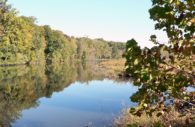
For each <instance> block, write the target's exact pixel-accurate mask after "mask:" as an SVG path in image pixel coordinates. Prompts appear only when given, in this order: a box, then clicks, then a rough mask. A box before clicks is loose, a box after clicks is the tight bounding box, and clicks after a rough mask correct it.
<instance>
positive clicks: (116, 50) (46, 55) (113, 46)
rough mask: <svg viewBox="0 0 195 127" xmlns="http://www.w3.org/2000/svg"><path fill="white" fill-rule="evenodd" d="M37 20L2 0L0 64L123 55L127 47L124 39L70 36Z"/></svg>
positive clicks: (0, 14) (0, 13)
mask: <svg viewBox="0 0 195 127" xmlns="http://www.w3.org/2000/svg"><path fill="white" fill-rule="evenodd" d="M35 21H36V19H35V18H34V17H24V16H18V15H17V12H16V10H15V9H13V8H11V6H10V5H7V0H0V65H10V64H26V63H37V62H43V61H45V60H46V61H48V62H64V61H67V60H71V59H74V58H78V59H103V58H120V57H121V56H122V53H123V51H124V49H125V44H122V43H117V42H107V41H105V40H103V39H94V40H93V39H89V38H74V37H69V36H67V35H64V34H63V32H61V31H57V30H52V29H51V28H50V27H49V26H38V25H36V24H35Z"/></svg>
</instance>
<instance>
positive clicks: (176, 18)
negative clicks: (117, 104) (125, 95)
mask: <svg viewBox="0 0 195 127" xmlns="http://www.w3.org/2000/svg"><path fill="white" fill-rule="evenodd" d="M152 2H153V6H152V8H151V9H150V10H149V12H150V15H151V19H153V20H154V21H156V25H155V28H156V29H163V30H164V31H166V33H167V35H168V38H169V44H168V45H165V44H160V43H159V42H158V40H157V37H156V36H155V35H152V36H151V41H152V42H154V44H156V46H154V47H153V48H151V49H148V48H144V49H141V48H140V47H139V46H138V44H137V42H136V41H135V40H133V39H132V40H130V41H128V42H127V44H126V52H125V57H126V60H127V61H126V72H127V73H128V74H130V75H131V76H132V79H133V80H134V84H135V85H137V86H139V91H138V92H136V93H135V94H134V95H133V96H132V97H131V100H132V101H134V102H138V106H137V107H136V108H132V109H131V113H133V114H135V115H138V116H141V114H143V113H144V112H145V113H147V114H149V115H152V114H153V112H157V116H161V115H163V114H164V113H165V112H169V111H170V109H171V107H174V108H175V110H177V111H179V112H180V113H181V114H184V115H186V114H188V113H191V115H194V113H195V112H194V108H193V107H194V104H195V103H194V96H195V95H194V94H193V92H190V91H188V90H187V88H188V87H189V86H194V85H195V71H194V70H195V33H194V31H195V22H194V15H195V11H194V10H195V1H193V0H185V1H184V0H152ZM191 117H192V116H190V119H191Z"/></svg>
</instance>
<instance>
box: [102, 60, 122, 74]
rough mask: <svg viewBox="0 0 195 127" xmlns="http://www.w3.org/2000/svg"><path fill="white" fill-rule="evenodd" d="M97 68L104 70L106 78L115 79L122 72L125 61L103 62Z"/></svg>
mask: <svg viewBox="0 0 195 127" xmlns="http://www.w3.org/2000/svg"><path fill="white" fill-rule="evenodd" d="M99 67H100V68H103V69H104V70H105V73H106V75H107V76H109V77H115V78H116V77H118V74H119V73H121V72H123V71H124V67H125V59H112V60H104V61H101V62H100V63H99Z"/></svg>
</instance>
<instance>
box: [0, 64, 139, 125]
mask: <svg viewBox="0 0 195 127" xmlns="http://www.w3.org/2000/svg"><path fill="white" fill-rule="evenodd" d="M98 70H99V71H98ZM0 72H1V75H0V78H1V82H0V83H1V86H0V90H1V95H0V99H1V100H2V101H1V102H0V108H1V109H0V123H1V124H2V126H8V125H9V126H12V127H86V126H93V127H104V126H105V127H110V126H112V122H113V119H114V118H115V117H117V115H119V114H120V112H121V110H122V109H123V108H125V107H127V106H135V105H136V104H135V103H132V102H131V101H130V99H129V97H130V96H131V95H132V94H133V93H135V91H136V90H137V88H136V87H134V86H133V85H132V84H131V83H130V82H125V81H117V80H114V79H108V78H106V76H105V75H104V73H102V72H104V71H102V70H100V69H98V68H97V67H95V66H90V67H85V66H82V65H74V66H72V67H70V65H61V66H47V67H44V66H42V67H40V66H39V67H8V68H0Z"/></svg>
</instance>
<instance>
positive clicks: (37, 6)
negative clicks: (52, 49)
mask: <svg viewBox="0 0 195 127" xmlns="http://www.w3.org/2000/svg"><path fill="white" fill-rule="evenodd" d="M8 3H9V4H11V5H12V6H13V7H14V8H16V9H17V10H18V11H19V15H24V16H34V17H36V18H37V24H39V25H50V26H51V28H53V29H56V30H61V31H63V32H64V33H65V34H67V35H69V36H75V37H89V38H104V39H105V40H109V41H110V40H112V41H122V42H126V41H127V40H130V39H132V38H134V39H135V40H137V42H139V44H140V45H141V47H145V46H147V47H151V45H152V42H150V41H149V38H150V35H153V34H156V35H157V37H158V40H159V41H160V42H166V41H167V36H166V33H165V32H163V31H156V30H154V22H153V21H152V20H151V19H150V18H149V17H150V16H149V13H148V10H149V9H150V8H151V5H152V3H151V0H8Z"/></svg>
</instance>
